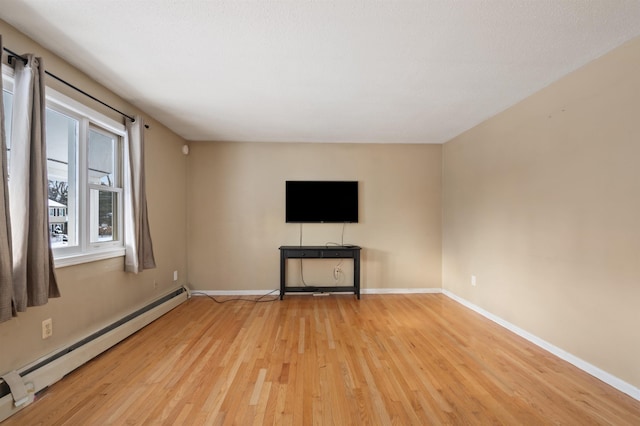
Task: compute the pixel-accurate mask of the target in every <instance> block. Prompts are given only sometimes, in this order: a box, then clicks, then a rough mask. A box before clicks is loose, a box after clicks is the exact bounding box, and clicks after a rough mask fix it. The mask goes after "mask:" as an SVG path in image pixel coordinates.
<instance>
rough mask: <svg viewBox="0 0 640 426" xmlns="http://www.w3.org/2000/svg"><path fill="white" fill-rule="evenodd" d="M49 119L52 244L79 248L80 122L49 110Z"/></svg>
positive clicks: (48, 156)
mask: <svg viewBox="0 0 640 426" xmlns="http://www.w3.org/2000/svg"><path fill="white" fill-rule="evenodd" d="M46 120H47V124H46V125H47V170H48V174H49V227H50V230H51V245H52V247H54V248H57V247H67V246H76V245H78V225H77V223H78V222H77V217H78V215H77V205H78V202H77V188H76V182H77V179H76V154H75V152H76V146H77V138H78V120H76V119H75V118H72V117H69V116H66V115H64V114H61V113H59V112H57V111H53V110H51V109H49V108H47V118H46Z"/></svg>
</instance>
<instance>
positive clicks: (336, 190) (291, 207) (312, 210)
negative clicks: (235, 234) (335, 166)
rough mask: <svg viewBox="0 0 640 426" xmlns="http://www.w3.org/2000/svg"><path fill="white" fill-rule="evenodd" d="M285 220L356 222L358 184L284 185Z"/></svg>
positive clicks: (293, 182)
mask: <svg viewBox="0 0 640 426" xmlns="http://www.w3.org/2000/svg"><path fill="white" fill-rule="evenodd" d="M285 210H286V213H285V215H286V219H285V220H286V221H287V222H289V223H291V222H293V223H311V222H316V223H327V222H333V223H344V222H352V223H355V222H358V182H357V181H296V180H289V181H287V182H286V209H285Z"/></svg>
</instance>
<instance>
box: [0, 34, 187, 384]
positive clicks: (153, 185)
mask: <svg viewBox="0 0 640 426" xmlns="http://www.w3.org/2000/svg"><path fill="white" fill-rule="evenodd" d="M0 34H2V36H3V42H4V45H5V47H8V48H10V49H11V50H13V51H16V52H34V53H36V54H37V55H40V56H42V57H43V58H44V60H45V65H46V68H47V69H48V70H49V71H51V72H53V73H54V74H56V75H58V76H60V77H62V78H64V79H66V80H67V81H69V82H72V83H73V84H75V85H77V86H78V87H80V88H82V89H84V90H86V91H88V92H89V93H91V94H92V95H94V96H97V97H98V98H100V99H102V100H104V101H106V102H107V103H109V104H111V105H113V106H114V107H116V108H118V109H120V110H121V111H125V112H127V113H130V114H133V113H137V112H138V111H137V110H135V109H134V108H133V107H132V106H131V105H129V104H127V103H126V102H124V101H123V100H122V99H120V98H119V97H118V96H116V95H114V94H113V93H111V92H109V91H108V90H106V89H105V88H103V87H102V86H100V85H98V84H96V83H95V82H94V81H93V80H91V79H90V78H88V77H87V76H85V75H84V74H82V73H81V72H79V71H78V70H76V69H74V68H72V67H71V66H70V65H68V64H67V63H65V62H64V61H62V60H60V59H59V58H57V57H55V56H53V55H52V54H51V53H50V52H48V51H46V50H44V49H43V48H42V47H40V46H38V45H36V44H35V43H33V42H32V41H31V40H29V39H27V38H26V37H24V36H23V35H22V34H20V33H19V32H17V31H16V30H15V29H13V28H12V27H10V26H9V25H7V24H6V23H4V22H2V21H0ZM49 81H50V79H48V80H47V82H49ZM52 86H53V87H54V88H55V89H56V90H58V91H60V92H62V93H64V94H66V95H67V96H70V97H73V98H75V99H77V100H80V101H82V102H84V103H86V104H87V105H89V106H91V107H93V108H95V109H96V110H98V111H100V112H102V113H104V114H108V115H111V116H113V115H112V114H110V113H109V112H108V110H106V109H105V108H103V107H101V106H100V105H99V104H94V103H92V101H89V100H88V99H87V98H85V97H83V96H82V95H78V94H76V93H74V92H73V91H70V90H69V89H66V88H65V87H64V86H61V85H59V84H52ZM113 117H114V118H118V117H117V115H116V116H113ZM147 122H148V123H149V124H150V129H149V130H147V131H146V138H147V140H146V153H147V159H146V167H147V191H148V194H147V195H148V203H149V221H150V223H151V233H152V239H153V243H154V249H155V255H156V263H157V264H158V268H157V269H154V270H149V271H145V272H143V273H141V274H138V275H133V274H125V273H124V272H122V269H123V258H116V259H110V260H105V261H99V262H92V263H86V264H83V265H80V266H71V267H66V268H58V269H57V270H56V273H57V276H58V282H59V285H60V291H61V292H62V297H61V298H59V299H52V300H51V302H50V303H49V304H47V305H45V306H42V307H36V308H29V310H27V312H25V313H21V314H20V315H19V316H18V317H17V318H14V319H12V320H10V321H7V322H4V323H0V373H4V372H7V371H11V370H12V369H17V368H20V367H22V366H24V365H26V364H28V363H30V362H32V361H33V360H35V359H37V358H39V357H41V356H44V355H46V354H48V353H50V352H52V351H55V350H56V349H59V348H62V347H64V346H67V345H68V344H70V343H74V342H75V341H77V340H78V339H79V338H82V337H85V336H87V335H88V334H90V333H92V332H94V331H96V330H98V329H100V328H101V327H103V326H105V325H108V324H110V323H112V322H113V321H116V320H119V319H120V318H122V317H123V316H124V315H126V314H128V313H130V312H132V311H134V310H135V309H137V308H139V307H142V306H144V305H146V304H147V303H148V302H150V301H152V300H155V299H157V298H158V297H159V296H161V295H163V294H165V293H167V292H169V291H170V290H172V289H174V288H177V287H179V285H178V284H176V283H175V282H173V271H174V270H178V271H179V280H178V283H179V284H184V283H185V282H186V208H185V205H186V194H185V191H184V188H185V187H186V176H187V175H186V164H187V159H186V158H185V157H184V156H183V155H182V154H181V152H180V149H181V146H182V144H183V143H184V141H183V140H182V139H181V138H180V137H178V136H176V135H175V134H173V133H172V132H170V131H168V130H167V129H166V128H165V127H164V126H162V125H161V124H160V123H157V122H155V121H153V120H151V119H147ZM154 281H156V282H157V286H154ZM46 318H52V319H53V337H51V338H50V339H47V340H42V339H41V322H42V320H44V319H46Z"/></svg>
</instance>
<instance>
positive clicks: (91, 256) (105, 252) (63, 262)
mask: <svg viewBox="0 0 640 426" xmlns="http://www.w3.org/2000/svg"><path fill="white" fill-rule="evenodd" d="M46 103H47V106H52V107H53V108H54V110H55V108H56V107H58V108H60V110H61V111H69V112H71V113H72V114H73V115H78V116H80V117H84V118H86V119H87V121H84V120H81V124H80V129H78V130H79V131H80V132H84V131H85V130H86V131H87V132H88V130H89V129H90V128H91V127H96V128H98V129H101V130H104V131H107V132H110V133H113V134H115V135H117V136H119V137H120V138H121V142H120V143H121V146H120V149H121V151H120V152H121V154H122V156H123V158H121V159H120V160H119V161H120V162H122V161H124V155H125V154H124V149H125V147H126V146H127V131H126V127H125V125H124V124H123V123H120V122H118V121H116V120H114V119H112V118H110V117H107V116H106V115H104V114H102V113H100V112H98V111H96V110H94V109H93V108H90V107H88V106H86V105H85V104H83V103H81V102H78V101H76V100H75V99H73V98H70V97H69V96H67V95H64V94H62V93H60V92H58V91H57V90H55V89H52V88H50V87H49V86H47V88H46ZM82 123H86V124H84V125H83V124H82ZM85 127H86V129H85ZM78 149H80V150H86V147H78ZM81 155H82V153H81ZM80 180H81V182H80V187H81V188H84V189H86V190H87V191H88V190H89V189H90V186H91V185H89V183H88V182H84V184H83V182H82V180H83V178H82V177H81V178H80ZM121 193H122V195H121V197H120V198H121V199H122V200H124V191H122V190H121ZM86 196H87V197H88V194H87V195H86ZM87 208H88V206H84V205H83V204H82V203H81V206H80V210H79V211H78V214H79V215H83V216H84V217H85V218H87V215H88V214H89V212H88V211H87ZM118 216H122V213H121V212H120V214H119V215H118ZM119 222H120V223H119V226H120V232H121V233H122V237H121V238H120V241H117V242H104V243H91V242H90V241H89V239H90V237H89V234H87V232H88V230H87V229H83V230H82V233H85V234H86V235H85V237H84V238H85V239H86V246H83V245H82V244H80V247H79V250H69V251H64V250H55V249H53V257H54V264H55V267H56V268H63V267H67V266H72V265H79V264H82V263H88V262H94V261H98V260H103V259H110V258H114V257H121V256H125V242H124V235H125V232H124V221H122V220H121V219H120V220H119ZM87 227H88V220H87V221H86V223H85V226H84V228H87Z"/></svg>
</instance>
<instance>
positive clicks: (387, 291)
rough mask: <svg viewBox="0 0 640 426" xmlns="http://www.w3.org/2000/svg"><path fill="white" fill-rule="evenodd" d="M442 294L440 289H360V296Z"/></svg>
mask: <svg viewBox="0 0 640 426" xmlns="http://www.w3.org/2000/svg"><path fill="white" fill-rule="evenodd" d="M427 293H442V289H441V288H361V289H360V294H427Z"/></svg>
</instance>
